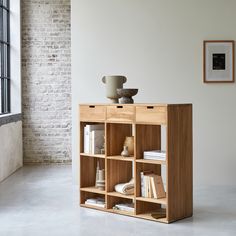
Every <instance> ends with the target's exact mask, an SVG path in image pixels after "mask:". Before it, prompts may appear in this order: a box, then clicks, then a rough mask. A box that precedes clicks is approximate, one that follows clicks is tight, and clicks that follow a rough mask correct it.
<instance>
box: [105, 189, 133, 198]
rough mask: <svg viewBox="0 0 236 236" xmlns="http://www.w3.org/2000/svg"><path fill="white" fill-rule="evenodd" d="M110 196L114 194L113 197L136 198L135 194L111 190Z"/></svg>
mask: <svg viewBox="0 0 236 236" xmlns="http://www.w3.org/2000/svg"><path fill="white" fill-rule="evenodd" d="M107 195H108V196H113V197H120V198H127V199H134V195H124V194H121V193H117V192H115V191H114V192H109V193H107Z"/></svg>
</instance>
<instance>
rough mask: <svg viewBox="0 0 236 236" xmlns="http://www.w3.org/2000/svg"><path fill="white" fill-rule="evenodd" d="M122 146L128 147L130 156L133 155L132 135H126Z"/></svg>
mask: <svg viewBox="0 0 236 236" xmlns="http://www.w3.org/2000/svg"><path fill="white" fill-rule="evenodd" d="M124 146H127V147H128V152H129V155H130V156H133V155H134V136H131V137H126V138H125V142H124Z"/></svg>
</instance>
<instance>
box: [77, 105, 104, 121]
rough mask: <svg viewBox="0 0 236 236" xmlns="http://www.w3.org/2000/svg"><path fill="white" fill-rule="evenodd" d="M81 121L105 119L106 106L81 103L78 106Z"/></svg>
mask: <svg viewBox="0 0 236 236" xmlns="http://www.w3.org/2000/svg"><path fill="white" fill-rule="evenodd" d="M80 120H81V121H105V120H106V106H96V105H81V106H80Z"/></svg>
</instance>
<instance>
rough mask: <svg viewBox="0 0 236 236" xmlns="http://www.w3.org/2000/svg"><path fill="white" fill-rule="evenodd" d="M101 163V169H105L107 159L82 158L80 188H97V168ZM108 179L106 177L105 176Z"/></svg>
mask: <svg viewBox="0 0 236 236" xmlns="http://www.w3.org/2000/svg"><path fill="white" fill-rule="evenodd" d="M98 162H99V166H100V169H105V159H104V158H97V157H91V156H81V157H80V163H81V167H80V187H81V188H86V187H91V186H95V182H96V168H97V163H98ZM105 178H106V176H105Z"/></svg>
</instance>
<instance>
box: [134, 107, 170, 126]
mask: <svg viewBox="0 0 236 236" xmlns="http://www.w3.org/2000/svg"><path fill="white" fill-rule="evenodd" d="M136 122H137V123H139V122H140V123H153V124H166V123H167V107H164V106H140V107H136Z"/></svg>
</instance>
